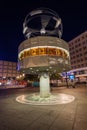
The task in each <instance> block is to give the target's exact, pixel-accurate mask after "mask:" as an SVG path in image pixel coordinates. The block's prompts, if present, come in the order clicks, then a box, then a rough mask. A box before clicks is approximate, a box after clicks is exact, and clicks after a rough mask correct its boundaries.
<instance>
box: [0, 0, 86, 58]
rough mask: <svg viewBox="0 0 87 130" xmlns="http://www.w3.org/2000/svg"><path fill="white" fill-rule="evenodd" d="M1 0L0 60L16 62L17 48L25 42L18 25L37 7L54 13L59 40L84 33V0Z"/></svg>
mask: <svg viewBox="0 0 87 130" xmlns="http://www.w3.org/2000/svg"><path fill="white" fill-rule="evenodd" d="M19 1H20V0H11V1H9V0H2V2H0V60H10V61H17V55H18V46H19V44H20V43H21V42H22V41H23V40H25V38H24V36H23V34H22V29H23V28H22V25H23V21H24V18H25V17H26V15H27V14H28V13H29V12H30V11H32V10H34V9H36V8H39V7H46V8H50V9H52V10H54V11H56V12H57V13H58V15H59V17H60V18H61V19H62V23H63V35H62V38H63V39H64V40H66V41H70V40H71V39H73V38H74V37H75V36H78V35H79V34H81V33H82V32H84V31H86V30H87V3H86V2H85V1H84V0H69V1H67V0H60V1H59V0H27V1H26V0H21V1H20V2H19Z"/></svg>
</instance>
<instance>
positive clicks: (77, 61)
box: [69, 31, 87, 81]
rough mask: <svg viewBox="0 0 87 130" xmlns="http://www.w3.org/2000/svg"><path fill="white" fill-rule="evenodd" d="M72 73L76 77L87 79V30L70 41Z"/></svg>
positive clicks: (81, 79) (80, 79)
mask: <svg viewBox="0 0 87 130" xmlns="http://www.w3.org/2000/svg"><path fill="white" fill-rule="evenodd" d="M69 51H70V61H71V68H72V70H70V71H69V72H70V73H73V74H74V75H75V79H78V80H79V81H83V80H85V81H86V79H87V31H85V32H84V33H82V34H80V35H79V36H77V37H75V38H74V39H72V40H71V41H69Z"/></svg>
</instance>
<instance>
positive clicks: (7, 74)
mask: <svg viewBox="0 0 87 130" xmlns="http://www.w3.org/2000/svg"><path fill="white" fill-rule="evenodd" d="M17 76H18V71H17V62H10V61H3V60H0V78H16V77H17Z"/></svg>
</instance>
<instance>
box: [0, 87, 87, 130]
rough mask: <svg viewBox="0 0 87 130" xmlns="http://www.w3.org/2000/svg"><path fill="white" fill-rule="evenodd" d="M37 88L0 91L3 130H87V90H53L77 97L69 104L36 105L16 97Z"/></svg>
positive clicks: (86, 88) (84, 88) (0, 129)
mask: <svg viewBox="0 0 87 130" xmlns="http://www.w3.org/2000/svg"><path fill="white" fill-rule="evenodd" d="M36 91H38V89H29V88H25V89H9V90H0V130H87V87H82V86H81V87H78V88H60V89H56V88H55V89H53V90H52V93H55V92H56V93H64V94H69V95H72V96H74V97H75V100H74V101H73V102H71V103H67V104H58V105H50V106H47V105H46V106H45V105H43V106H40V105H37V106H34V105H27V104H21V103H18V102H17V101H16V97H17V96H19V95H22V94H28V93H32V92H36Z"/></svg>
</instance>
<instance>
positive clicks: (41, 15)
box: [23, 8, 63, 38]
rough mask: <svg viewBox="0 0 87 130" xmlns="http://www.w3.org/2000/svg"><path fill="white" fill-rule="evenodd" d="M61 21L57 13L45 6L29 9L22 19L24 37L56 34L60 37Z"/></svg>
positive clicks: (61, 30)
mask: <svg viewBox="0 0 87 130" xmlns="http://www.w3.org/2000/svg"><path fill="white" fill-rule="evenodd" d="M62 32H63V27H62V22H61V19H60V18H59V16H58V14H57V13H56V12H55V11H53V10H50V9H47V8H39V9H36V10H33V11H31V12H30V13H29V14H28V15H27V16H26V17H25V20H24V23H23V34H24V35H25V37H26V38H30V37H34V36H38V35H39V36H40V35H44V36H57V37H59V38H61V36H62Z"/></svg>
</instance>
